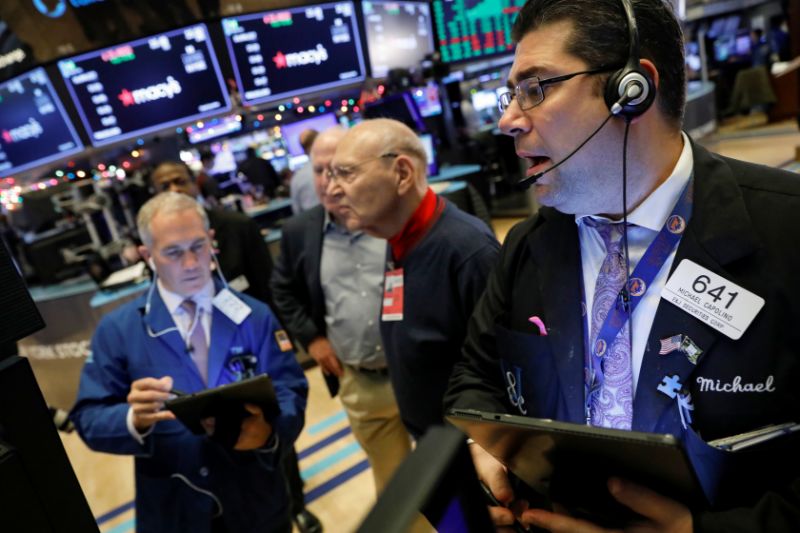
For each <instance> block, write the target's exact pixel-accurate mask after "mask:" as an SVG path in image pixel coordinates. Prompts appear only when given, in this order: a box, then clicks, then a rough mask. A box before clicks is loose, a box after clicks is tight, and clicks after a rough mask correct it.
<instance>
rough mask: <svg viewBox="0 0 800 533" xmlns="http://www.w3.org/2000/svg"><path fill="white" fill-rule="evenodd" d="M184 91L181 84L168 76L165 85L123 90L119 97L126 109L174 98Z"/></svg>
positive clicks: (158, 84) (159, 84)
mask: <svg viewBox="0 0 800 533" xmlns="http://www.w3.org/2000/svg"><path fill="white" fill-rule="evenodd" d="M182 90H183V89H182V88H181V84H180V83H179V82H178V80H176V79H175V78H173V77H172V76H167V81H166V82H164V83H157V84H155V85H149V86H147V87H142V88H141V89H134V90H132V91H129V90H128V89H122V91H121V92H120V93H119V94H118V95H117V98H119V100H120V102H122V105H124V106H125V107H128V106H131V105H136V104H146V103H147V102H154V101H156V100H161V99H162V98H170V99H171V98H173V97H174V96H175V95H176V94H180V93H181V91H182Z"/></svg>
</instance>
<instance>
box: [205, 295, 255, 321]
mask: <svg viewBox="0 0 800 533" xmlns="http://www.w3.org/2000/svg"><path fill="white" fill-rule="evenodd" d="M213 303H214V307H216V308H217V309H219V310H220V311H221V312H222V314H224V315H225V316H227V317H228V318H230V319H231V320H232V321H233V323H234V324H236V325H237V326H238V325H240V324H241V323H242V322H244V319H245V318H247V317H248V316H249V315H250V313H252V312H253V310H252V309H250V306H249V305H247V304H246V303H244V302H243V301H242V300H240V299H239V297H238V296H236V295H235V294H233V293H232V292H231V291H230V290H229V289H222V290H221V291H219V292H218V293H217V295H216V296H214V300H213Z"/></svg>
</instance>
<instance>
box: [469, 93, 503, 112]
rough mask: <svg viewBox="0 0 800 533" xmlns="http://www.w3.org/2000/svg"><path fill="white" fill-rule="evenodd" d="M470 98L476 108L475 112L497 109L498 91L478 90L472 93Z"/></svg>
mask: <svg viewBox="0 0 800 533" xmlns="http://www.w3.org/2000/svg"><path fill="white" fill-rule="evenodd" d="M469 98H470V100H472V107H474V108H475V111H484V110H489V111H494V110H495V109H497V98H498V95H497V91H492V90H486V89H484V90H477V91H474V92H472V93H470V95H469Z"/></svg>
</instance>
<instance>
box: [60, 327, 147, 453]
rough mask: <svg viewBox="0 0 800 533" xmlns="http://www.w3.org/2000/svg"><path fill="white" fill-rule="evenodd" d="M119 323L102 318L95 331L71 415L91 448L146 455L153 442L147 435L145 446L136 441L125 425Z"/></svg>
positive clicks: (125, 389)
mask: <svg viewBox="0 0 800 533" xmlns="http://www.w3.org/2000/svg"><path fill="white" fill-rule="evenodd" d="M120 325H121V324H118V323H116V322H114V320H113V318H112V317H105V318H104V319H103V320H102V321H101V322H100V325H99V326H98V328H97V330H96V331H95V334H94V337H93V338H92V344H91V351H90V353H89V357H88V358H87V359H86V363H85V364H84V367H83V370H82V372H81V380H80V387H79V389H78V398H77V400H76V403H75V406H74V407H73V408H72V412H71V413H70V418H71V419H72V422H73V423H74V424H75V428H76V429H77V430H78V433H79V434H80V436H81V438H82V439H83V440H84V442H86V444H87V445H88V446H89V447H90V448H91V449H93V450H95V451H99V452H106V453H115V454H123V455H140V456H146V455H150V453H151V452H152V450H151V448H152V442H150V439H147V438H146V439H145V440H144V442H145V444H144V445H141V444H139V443H138V442H137V441H136V439H134V438H133V436H132V435H131V434H130V432H129V431H128V427H127V425H126V416H127V413H128V403H127V396H128V392H129V391H130V387H131V383H130V377H129V375H128V373H127V370H126V369H127V366H128V360H127V354H126V353H125V346H126V342H125V340H124V339H123V335H122V332H121V331H120V329H121V328H120Z"/></svg>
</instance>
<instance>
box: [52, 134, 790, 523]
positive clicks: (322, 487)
mask: <svg viewBox="0 0 800 533" xmlns="http://www.w3.org/2000/svg"><path fill="white" fill-rule="evenodd" d="M702 144H704V145H706V146H707V147H709V148H710V149H712V150H714V151H716V152H718V153H721V154H723V155H727V156H732V157H736V158H739V159H744V160H749V161H754V162H758V163H762V164H765V165H769V166H776V167H777V166H779V167H784V168H789V169H791V170H795V171H797V172H800V163H797V162H795V158H796V155H797V154H796V150H797V147H798V146H800V132H798V128H797V124H796V123H795V122H794V121H791V122H784V123H779V124H774V125H770V126H766V127H761V128H749V129H747V130H735V129H729V128H726V127H725V126H724V125H723V127H721V128H720V129H719V130H718V132H717V133H716V134H714V135H712V136H710V137H708V138H706V139H703V141H702ZM798 179H800V176H798ZM515 222H517V219H497V220H495V221H494V225H495V231H496V232H497V234H498V237H499V238H500V239H501V240H502V238H503V237H504V236H505V234H506V233H507V231H508V229H509V228H510V227H511V225H513V224H514V223H515ZM306 376H307V377H308V381H309V385H310V393H309V401H308V408H307V411H306V424H305V429H304V430H303V432H302V434H301V435H300V438H299V439H298V441H297V443H296V449H297V452H298V455H299V457H300V468H301V472H302V477H303V479H304V480H305V483H306V487H305V491H306V501H307V503H308V506H309V508H310V509H311V510H312V511H313V512H314V513H315V514H316V515H317V516H319V518H320V519H321V520H322V522H323V524H324V526H325V529H326V531H332V532H336V533H340V532H348V531H354V530H355V529H356V528H357V526H358V525H359V523H360V521H361V520H362V519H363V517H364V516H365V514H366V512H367V511H368V510H369V509H370V507H371V505H372V504H373V502H374V489H373V482H372V477H371V475H370V471H369V465H368V464H367V461H366V458H365V455H364V453H363V451H362V450H361V449H360V447H359V445H358V444H357V443H356V442H355V439H354V438H353V436H352V433H351V432H350V428H349V426H348V422H347V418H346V417H345V414H344V411H343V410H342V407H341V404H340V403H339V401H338V400H335V399H331V398H330V397H329V395H328V392H327V389H326V387H325V386H324V383H323V380H322V378H321V375H320V371H319V369H318V368H311V369H309V370H307V371H306ZM52 379H54V378H53V377H50V375H48V376H47V379H42V378H41V376H40V386H41V388H42V390H43V392H44V395H45V398H47V396H48V391H54V390H56V389H59V388H62V387H64V385H65V384H63V383H53V382H51V381H48V380H52ZM69 386H74V387H77V384H74V385H72V384H69ZM51 394H52V392H51ZM59 407H65V408H66V407H68V406H59ZM61 435H62V439H63V442H64V446H65V448H66V450H67V453H68V455H69V457H70V460H71V461H72V466H73V468H74V469H75V471H76V473H77V476H78V478H79V480H80V483H81V485H82V487H83V490H84V492H85V494H86V497H87V499H88V501H89V504H90V506H91V508H92V511H93V513H94V515H95V517H96V518H97V521H98V523H99V525H100V530H101V531H102V532H104V533H128V532H132V531H134V524H135V516H134V510H133V501H132V500H133V495H134V494H133V460H132V458H131V457H128V456H124V457H122V456H112V455H107V454H101V453H95V452H91V451H89V450H88V449H87V448H86V446H85V445H84V444H83V443H82V442H81V440H80V438H79V437H78V435H77V434H76V433H69V434H65V433H62V434H61Z"/></svg>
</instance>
